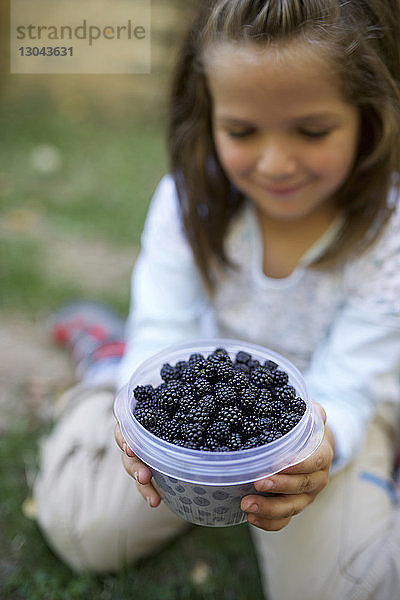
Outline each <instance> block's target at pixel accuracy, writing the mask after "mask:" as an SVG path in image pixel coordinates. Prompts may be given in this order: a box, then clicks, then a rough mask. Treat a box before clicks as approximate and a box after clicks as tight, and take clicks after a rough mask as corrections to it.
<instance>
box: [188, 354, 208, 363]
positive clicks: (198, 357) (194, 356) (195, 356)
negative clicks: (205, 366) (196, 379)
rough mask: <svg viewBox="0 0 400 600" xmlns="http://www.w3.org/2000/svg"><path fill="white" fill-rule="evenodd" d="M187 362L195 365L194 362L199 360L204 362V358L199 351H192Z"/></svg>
mask: <svg viewBox="0 0 400 600" xmlns="http://www.w3.org/2000/svg"><path fill="white" fill-rule="evenodd" d="M188 362H189V364H190V365H195V364H196V363H199V362H205V358H204V356H203V355H202V354H200V352H194V353H193V354H191V355H190V356H189V361H188Z"/></svg>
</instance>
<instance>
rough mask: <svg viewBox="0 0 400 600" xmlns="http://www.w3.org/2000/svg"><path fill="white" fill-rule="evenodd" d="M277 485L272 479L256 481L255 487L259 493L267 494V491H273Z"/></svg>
mask: <svg viewBox="0 0 400 600" xmlns="http://www.w3.org/2000/svg"><path fill="white" fill-rule="evenodd" d="M274 485H275V483H274V481H272V479H264V480H262V481H256V482H255V484H254V487H255V488H256V490H257V491H258V492H266V491H267V490H272V488H273V487H274Z"/></svg>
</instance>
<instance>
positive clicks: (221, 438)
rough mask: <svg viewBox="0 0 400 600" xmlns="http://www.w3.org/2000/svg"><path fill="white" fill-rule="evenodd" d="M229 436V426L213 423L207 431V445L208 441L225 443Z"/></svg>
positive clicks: (217, 422)
mask: <svg viewBox="0 0 400 600" xmlns="http://www.w3.org/2000/svg"><path fill="white" fill-rule="evenodd" d="M229 434H230V430H229V426H228V425H227V424H226V423H224V422H222V421H214V423H212V424H211V425H210V427H208V429H207V435H206V439H207V445H210V439H212V440H215V441H217V442H225V441H226V440H227V439H228V437H229Z"/></svg>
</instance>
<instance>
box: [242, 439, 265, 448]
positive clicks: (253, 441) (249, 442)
mask: <svg viewBox="0 0 400 600" xmlns="http://www.w3.org/2000/svg"><path fill="white" fill-rule="evenodd" d="M261 445H262V444H260V442H259V439H258V437H257V436H253V437H251V438H249V439H248V440H246V441H245V442H243V446H242V448H243V450H247V449H248V448H256V447H257V446H261Z"/></svg>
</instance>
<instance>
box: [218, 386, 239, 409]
mask: <svg viewBox="0 0 400 600" xmlns="http://www.w3.org/2000/svg"><path fill="white" fill-rule="evenodd" d="M214 395H215V400H216V402H217V404H218V405H220V406H227V405H230V404H234V403H235V402H236V390H235V388H234V387H233V386H231V385H229V384H227V383H222V382H218V383H216V384H215V386H214Z"/></svg>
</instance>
